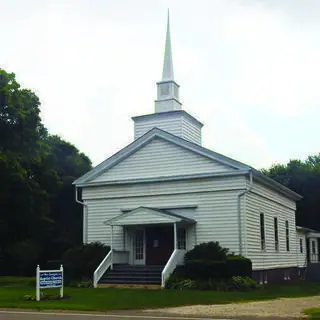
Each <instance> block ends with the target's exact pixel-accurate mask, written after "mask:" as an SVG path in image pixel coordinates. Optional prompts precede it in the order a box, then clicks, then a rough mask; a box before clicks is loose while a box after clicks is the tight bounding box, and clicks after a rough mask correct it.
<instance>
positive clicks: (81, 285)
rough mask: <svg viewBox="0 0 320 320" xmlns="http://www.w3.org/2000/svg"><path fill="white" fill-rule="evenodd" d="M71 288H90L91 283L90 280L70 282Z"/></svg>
mask: <svg viewBox="0 0 320 320" xmlns="http://www.w3.org/2000/svg"><path fill="white" fill-rule="evenodd" d="M69 287H71V288H92V287H93V283H92V280H91V279H85V278H84V279H82V280H80V281H71V282H70V284H69Z"/></svg>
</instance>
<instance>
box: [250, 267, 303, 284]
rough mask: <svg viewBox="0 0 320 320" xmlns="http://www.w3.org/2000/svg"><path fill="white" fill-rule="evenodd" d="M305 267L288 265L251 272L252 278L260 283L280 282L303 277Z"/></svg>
mask: <svg viewBox="0 0 320 320" xmlns="http://www.w3.org/2000/svg"><path fill="white" fill-rule="evenodd" d="M304 269H305V268H298V267H289V268H279V269H268V270H259V271H253V272H252V278H253V279H254V280H255V281H256V282H258V283H261V282H262V281H264V283H266V282H267V283H280V282H287V281H298V280H301V279H302V278H303V274H304Z"/></svg>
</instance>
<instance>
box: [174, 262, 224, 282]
mask: <svg viewBox="0 0 320 320" xmlns="http://www.w3.org/2000/svg"><path fill="white" fill-rule="evenodd" d="M180 272H181V274H183V275H184V277H185V278H188V279H193V280H207V279H210V278H213V279H225V278H227V277H228V274H227V268H226V262H225V261H205V260H193V261H192V260H191V261H187V262H186V264H185V266H184V273H182V271H180Z"/></svg>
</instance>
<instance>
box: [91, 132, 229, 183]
mask: <svg viewBox="0 0 320 320" xmlns="http://www.w3.org/2000/svg"><path fill="white" fill-rule="evenodd" d="M232 170H234V169H232V168H231V167H229V166H227V165H224V164H221V163H219V162H217V161H214V160H211V159H209V158H206V157H204V156H200V155H198V154H196V153H194V152H192V151H189V150H186V149H184V148H182V147H179V146H177V145H174V144H172V143H171V142H168V141H166V140H164V139H161V138H155V139H153V140H152V141H150V142H149V143H148V144H147V145H145V146H144V147H142V148H141V149H140V150H138V151H136V152H135V153H134V154H132V155H130V156H129V157H128V158H126V159H124V160H122V161H121V162H120V163H118V164H117V165H115V166H114V167H112V168H110V169H109V170H107V171H106V172H104V173H102V174H101V175H100V176H98V177H97V178H95V179H93V180H92V181H93V182H102V181H113V180H117V181H118V180H127V179H137V178H150V177H152V178H155V177H169V176H177V175H185V174H197V173H215V172H226V171H232Z"/></svg>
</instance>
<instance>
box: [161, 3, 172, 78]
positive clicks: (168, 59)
mask: <svg viewBox="0 0 320 320" xmlns="http://www.w3.org/2000/svg"><path fill="white" fill-rule="evenodd" d="M173 79H174V77H173V62H172V49H171V37H170V17H169V9H168V22H167V34H166V47H165V52H164V61H163V72H162V81H168V80H173Z"/></svg>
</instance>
